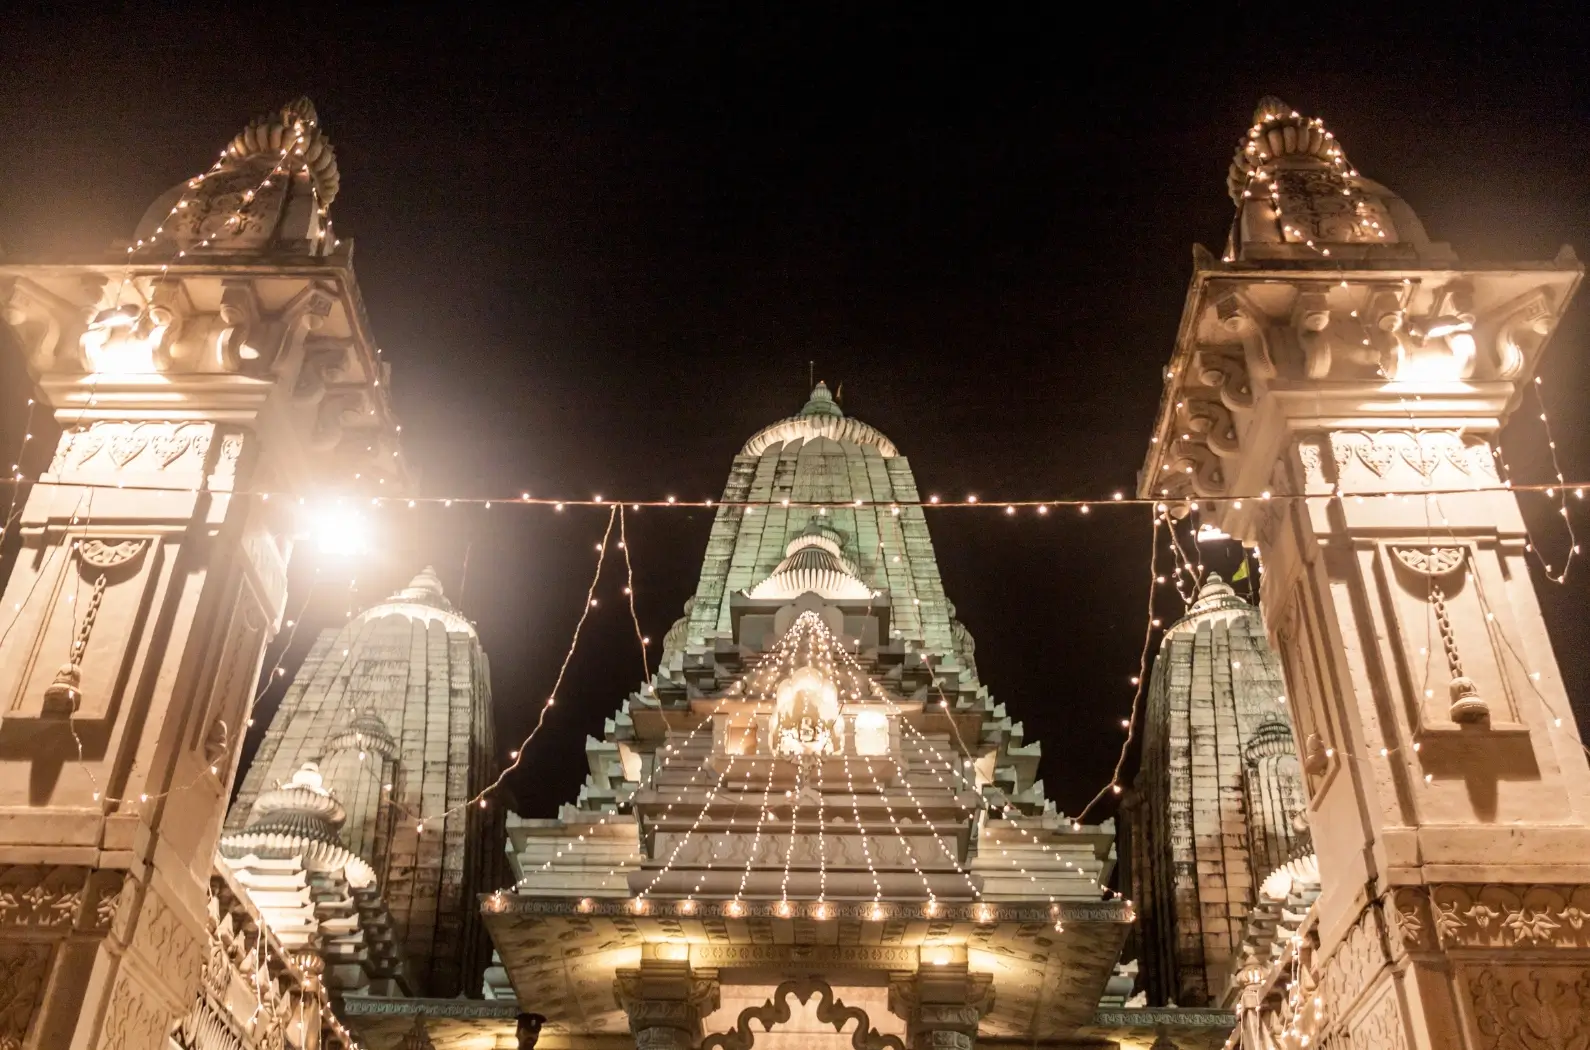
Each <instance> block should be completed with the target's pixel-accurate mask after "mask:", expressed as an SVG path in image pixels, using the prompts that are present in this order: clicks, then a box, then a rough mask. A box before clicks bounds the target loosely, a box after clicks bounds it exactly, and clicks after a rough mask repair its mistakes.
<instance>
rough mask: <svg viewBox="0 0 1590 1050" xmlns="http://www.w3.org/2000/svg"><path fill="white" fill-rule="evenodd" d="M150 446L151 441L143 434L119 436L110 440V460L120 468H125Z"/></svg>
mask: <svg viewBox="0 0 1590 1050" xmlns="http://www.w3.org/2000/svg"><path fill="white" fill-rule="evenodd" d="M148 444H149V439H148V438H146V437H144V436H143V435H142V434H137V433H133V434H117V435H115V436H114V437H112V438H111V439H110V458H111V459H112V460H114V461H115V463H116V465H117V466H118V467H125V466H126V465H127V464H128V463H131V462H132V461H133V460H134V459H135V458H137V456H138V453H140V452H142V451H143V450H144V447H145V446H146V445H148Z"/></svg>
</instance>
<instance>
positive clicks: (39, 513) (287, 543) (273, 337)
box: [0, 101, 399, 1050]
mask: <svg viewBox="0 0 1590 1050" xmlns="http://www.w3.org/2000/svg"><path fill="white" fill-rule="evenodd" d="M295 107H296V108H295ZM262 122H263V123H262ZM262 122H256V124H258V125H259V127H260V129H262V130H260V131H259V134H258V135H256V136H255V137H253V138H249V139H248V140H247V141H246V142H245V141H243V137H242V136H240V138H239V140H238V141H236V142H234V143H233V145H232V146H231V147H229V151H228V153H227V155H226V156H227V157H229V158H231V159H230V160H223V162H221V164H219V165H218V167H217V169H216V171H215V172H213V173H212V174H216V175H223V174H225V175H228V176H229V178H228V179H222V178H219V177H218V178H217V179H216V180H215V181H214V182H206V181H205V178H203V177H201V178H200V179H196V180H192V181H190V182H188V183H184V184H183V186H182V187H180V188H179V189H178V190H176V191H173V195H172V196H171V197H170V199H168V200H165V201H164V203H163V204H157V206H156V209H155V210H158V211H159V214H160V215H161V216H165V215H166V209H167V208H170V215H169V216H167V220H166V221H167V222H169V224H170V225H169V226H167V225H159V224H160V219H159V216H156V217H155V218H154V219H146V220H145V226H146V227H148V228H147V229H146V228H145V227H140V232H139V236H140V237H141V238H144V239H143V240H140V242H139V243H140V244H144V245H151V244H153V243H154V241H153V240H151V238H153V239H154V240H158V241H159V250H158V251H153V250H151V251H150V252H147V253H138V254H134V255H132V256H126V255H121V253H118V255H120V258H121V261H114V260H113V261H107V262H106V263H104V264H84V265H77V264H74V265H54V264H48V263H37V264H35V263H26V262H7V263H5V264H4V265H0V318H3V320H4V322H5V324H6V326H7V328H8V330H9V332H8V334H9V336H10V337H11V340H12V341H13V342H15V343H17V344H18V345H19V346H20V348H21V350H22V352H23V353H24V354H25V355H26V357H27V360H28V364H29V366H30V369H31V371H32V374H33V376H34V378H35V379H36V381H37V383H38V387H39V390H40V395H39V396H40V398H41V400H42V402H43V403H44V404H45V405H46V406H47V407H48V408H49V409H50V410H51V411H52V412H53V413H54V418H55V422H56V423H57V424H58V425H59V426H60V428H61V432H62V433H61V437H60V441H59V444H58V446H57V448H56V454H55V458H54V461H53V463H52V464H51V465H50V467H49V470H48V471H47V472H46V473H45V474H44V475H43V477H42V478H41V479H40V482H41V483H40V484H38V485H36V486H33V487H32V488H31V489H30V490H29V491H28V493H27V499H26V503H25V505H24V507H23V510H22V512H21V515H20V519H19V521H18V528H19V529H20V532H21V537H22V551H21V555H20V557H19V558H18V559H17V562H16V564H15V566H14V567H13V569H12V572H11V576H10V578H9V579H8V580H7V581H6V584H5V589H4V597H3V599H0V818H3V819H0V859H3V860H4V861H5V862H6V863H5V864H4V865H0V988H6V989H8V990H10V989H12V988H17V987H20V988H22V989H23V994H22V996H21V998H20V1000H18V999H15V998H13V999H12V1000H9V1001H8V1002H9V1005H8V1008H7V1009H6V1010H4V1011H0V1045H5V1046H17V1045H20V1046H23V1047H27V1048H34V1047H40V1048H42V1047H51V1048H53V1047H70V1048H73V1050H91V1048H96V1047H108V1048H109V1047H113V1048H116V1050H157V1048H158V1050H164V1048H165V1047H166V1045H167V1033H168V1032H169V1031H170V1030H171V1027H172V1024H173V1022H174V1021H175V1020H176V1019H177V1018H178V1017H179V1016H181V1015H183V1014H185V1013H186V1012H187V1011H188V1009H189V1007H190V1006H191V1004H192V1003H193V1001H194V996H195V994H196V993H197V990H198V987H199V981H200V975H201V972H202V970H203V966H204V960H205V955H206V940H207V930H206V895H207V892H208V886H209V881H210V872H211V866H212V864H213V863H214V858H215V847H216V839H217V836H218V834H219V830H220V821H221V818H222V815H223V813H224V810H225V806H226V801H227V797H228V794H229V791H230V786H231V781H232V776H233V773H234V764H235V762H236V760H237V751H238V744H239V742H240V741H241V739H242V735H243V728H244V726H245V725H246V723H247V721H248V718H249V716H250V710H251V707H252V703H253V700H254V694H255V688H256V683H257V678H258V675H259V664H260V656H261V652H262V651H263V649H264V646H265V644H266V642H267V641H268V639H269V638H270V636H271V635H272V633H273V632H274V631H275V630H276V629H277V626H278V624H279V622H280V619H281V615H282V611H283V603H284V600H285V590H286V561H287V557H288V554H289V552H290V550H291V548H292V536H293V534H294V531H295V528H296V526H297V522H295V520H294V512H295V511H297V507H296V503H297V500H295V499H289V498H282V497H284V496H289V495H293V494H296V493H298V492H303V491H311V490H312V489H313V488H314V487H319V486H325V487H326V488H327V489H330V488H331V486H335V487H336V488H335V489H334V491H336V492H337V493H339V494H341V495H346V496H349V497H351V496H353V495H354V494H355V493H356V492H358V491H359V490H360V489H361V488H365V487H366V486H368V488H366V495H365V497H364V498H365V499H368V498H369V496H368V491H369V488H374V486H375V483H376V481H377V479H378V477H379V476H380V475H382V474H383V473H385V474H390V475H391V477H390V479H389V480H391V481H396V480H399V478H398V475H397V473H396V469H397V465H396V463H395V461H394V460H393V459H392V456H391V454H390V452H391V450H392V449H393V448H394V447H395V446H394V445H393V442H392V440H391V434H392V432H393V430H392V424H391V419H390V413H389V411H388V409H387V408H386V402H385V390H384V389H377V387H379V386H380V385H381V383H380V380H381V379H382V378H384V376H383V366H381V365H380V364H379V363H378V362H377V361H376V357H375V351H374V347H373V345H372V343H371V342H370V336H369V332H368V327H367V321H366V319H365V317H364V315H363V312H362V306H361V305H360V300H359V296H358V292H357V289H356V287H355V285H354V281H353V275H352V271H351V270H350V269H349V268H348V260H347V257H346V255H345V254H343V255H329V254H325V252H324V251H323V250H322V249H329V247H330V244H329V242H323V241H322V242H319V248H318V249H317V248H314V247H310V248H306V247H304V245H303V244H301V243H299V242H297V241H295V242H293V246H292V247H291V249H290V250H291V251H293V252H297V253H299V254H298V255H297V256H296V257H295V258H294V259H293V262H292V265H291V266H284V265H283V264H281V263H279V262H276V261H272V258H273V257H272V256H270V253H271V252H279V251H282V250H288V249H287V248H286V246H285V244H284V243H278V242H276V241H270V243H267V244H265V245H264V246H263V247H260V245H258V244H257V243H255V242H254V241H250V242H249V245H250V247H249V249H248V250H251V251H258V252H260V253H261V254H248V251H244V250H242V246H241V245H240V246H239V249H240V251H239V252H234V253H231V254H226V256H225V258H224V265H223V264H222V263H223V260H218V259H215V258H214V257H213V256H214V255H215V254H216V253H219V252H222V251H223V249H226V248H227V247H228V245H229V237H230V234H229V232H228V231H233V230H235V231H238V235H239V236H242V234H243V233H244V232H246V233H247V234H248V236H249V237H255V236H256V234H258V233H259V231H260V230H261V229H262V228H263V229H265V230H267V231H269V230H275V231H277V232H276V233H274V234H271V236H273V237H274V236H286V235H287V234H288V233H289V232H291V227H292V221H289V220H292V218H293V216H297V220H295V221H302V222H306V223H308V224H309V226H316V224H318V223H319V222H320V221H321V220H322V219H323V217H324V208H323V207H322V208H321V209H320V211H319V212H318V214H311V215H308V216H307V217H306V216H305V215H304V214H303V213H302V210H301V209H300V210H299V211H293V209H294V208H296V207H297V206H298V205H299V204H301V203H302V199H303V198H305V197H307V196H309V194H310V189H309V183H310V182H313V183H314V186H315V187H316V190H315V192H317V193H319V194H320V198H319V199H320V201H321V204H322V205H324V204H326V203H329V192H328V190H329V191H330V192H334V189H335V187H334V185H331V184H323V183H324V176H325V173H326V170H327V169H326V163H329V145H325V144H324V143H323V141H322V140H321V139H320V138H319V132H318V130H315V127H314V119H313V108H312V107H309V106H308V103H307V102H306V101H300V103H295V104H294V107H288V108H287V109H285V110H284V111H283V112H282V113H281V114H275V115H272V116H271V117H269V118H262ZM295 127H296V129H297V130H296V131H295V130H294V128H295ZM306 128H307V130H306ZM294 135H296V136H297V137H296V138H294ZM261 136H263V137H261ZM272 136H275V138H274V139H272V138H271V137H272ZM284 136H285V138H284ZM267 140H270V141H275V142H276V146H273V147H272V148H273V150H274V149H275V148H276V147H277V146H279V147H280V153H279V156H280V157H281V158H283V159H282V160H281V161H280V165H279V166H278V168H276V169H272V166H271V162H269V161H267V162H265V163H264V164H263V167H261V166H260V159H259V158H260V155H259V154H258V152H257V150H258V149H259V148H262V147H261V143H262V142H266V141H267ZM310 140H313V148H312V152H313V153H314V158H315V159H314V160H313V162H311V161H310V160H309V159H306V158H307V157H308V153H307V152H306V150H309V149H310V147H309V146H308V145H306V144H307V143H309V142H310ZM295 151H296V152H295ZM289 158H291V161H290V159H289ZM227 165H234V166H236V165H241V167H238V168H237V170H236V171H234V170H232V168H230V167H227ZM311 168H313V169H314V170H313V171H311ZM256 169H257V170H256ZM293 170H296V171H297V174H292V173H291V172H292V171H293ZM329 170H330V172H331V177H332V181H333V182H334V179H335V166H334V164H332V165H331V167H330V169H329ZM239 171H241V172H244V173H245V174H247V175H248V177H249V178H259V179H260V180H261V181H260V185H261V186H262V187H264V188H263V189H262V190H261V191H260V192H259V193H258V194H255V195H251V196H249V197H247V198H246V199H245V198H244V197H241V196H238V195H237V194H238V193H240V192H241V191H240V190H238V189H237V187H238V185H239V183H238V177H240V176H238V172H239ZM283 171H287V172H288V174H286V175H283V174H281V172H283ZM267 173H269V174H270V178H265V176H266V175H267ZM305 180H308V181H305ZM284 182H285V183H286V184H287V186H286V188H285V189H284V188H283V183H284ZM252 184H253V183H250V185H252ZM228 194H230V195H228ZM182 201H186V202H188V205H191V207H188V206H185V205H182V204H181V202H182ZM255 201H257V202H258V203H257V205H256V204H254V203H253V202H255ZM295 202H297V203H295ZM245 204H247V205H249V206H247V207H245V206H244V205H245ZM273 209H274V210H273ZM201 212H202V214H201ZM288 212H291V214H290V215H288V218H286V219H282V218H280V216H281V215H283V214H287V213H288ZM229 213H230V214H233V215H235V216H239V217H238V218H235V219H231V220H226V216H227V215H228V214H229ZM151 214H153V211H152V213H151ZM223 220H226V221H223ZM156 225H159V230H158V231H157V230H156V229H155V226H156ZM306 228H307V227H306ZM162 238H163V240H162ZM179 250H180V251H183V252H184V254H183V255H181V256H177V255H176V253H177V252H178V251H179ZM306 251H307V252H309V254H307V255H304V254H302V253H303V252H306ZM207 256H208V257H209V258H208V259H207V258H206V257H207ZM129 260H130V261H129ZM260 490H268V491H271V492H273V493H275V494H277V498H275V499H266V498H265V497H264V496H263V495H258V494H255V493H256V492H257V491H260ZM43 989H48V994H44V992H43V991H42V990H43Z"/></svg>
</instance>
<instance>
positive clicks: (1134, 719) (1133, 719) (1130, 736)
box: [1072, 518, 1160, 828]
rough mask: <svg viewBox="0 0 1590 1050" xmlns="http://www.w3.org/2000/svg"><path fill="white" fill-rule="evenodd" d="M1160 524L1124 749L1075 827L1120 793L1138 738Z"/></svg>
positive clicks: (1154, 542) (1151, 628)
mask: <svg viewBox="0 0 1590 1050" xmlns="http://www.w3.org/2000/svg"><path fill="white" fill-rule="evenodd" d="M1159 528H1160V521H1159V519H1158V518H1155V519H1154V534H1153V537H1152V541H1151V542H1150V544H1149V552H1150V553H1149V556H1148V577H1149V580H1150V585H1149V588H1148V621H1149V622H1148V624H1147V627H1146V629H1145V630H1144V632H1143V648H1142V651H1141V652H1140V653H1139V654H1138V658H1137V676H1136V677H1137V681H1136V682H1134V683H1133V685H1134V687H1135V688H1134V690H1133V692H1132V708H1131V714H1130V715H1128V717H1127V725H1126V739H1125V740H1123V741H1122V742H1121V751H1120V754H1119V755H1117V756H1116V759H1115V770H1114V772H1112V773H1111V774H1110V782H1109V783H1108V784H1106V785H1105V786H1104V787H1102V788H1100V789H1099V792H1098V794H1096V795H1094V796H1093V797H1092V798H1091V799H1089V800H1088V804H1087V805H1085V806H1083V807H1082V811H1081V812H1080V813H1078V814H1077V815H1076V818H1075V819H1074V820H1073V821H1072V827H1073V828H1076V827H1079V826H1080V825H1081V823H1082V821H1083V820H1084V819H1086V818H1087V815H1088V814H1089V813H1090V812H1091V811H1092V810H1093V807H1094V806H1096V805H1098V803H1099V801H1100V800H1101V799H1103V798H1104V797H1105V796H1106V795H1109V794H1112V793H1113V794H1116V795H1119V794H1120V793H1121V791H1122V787H1121V770H1122V769H1124V768H1125V767H1126V758H1127V754H1128V753H1129V752H1130V751H1131V749H1132V743H1133V742H1134V741H1135V740H1136V738H1137V723H1138V712H1139V709H1140V708H1141V706H1142V702H1143V695H1144V693H1145V691H1146V687H1145V683H1146V682H1147V679H1148V660H1149V651H1150V650H1151V649H1152V647H1153V644H1154V630H1155V626H1154V623H1155V617H1154V587H1153V584H1152V581H1153V579H1154V576H1155V573H1156V572H1157V570H1158V567H1159Z"/></svg>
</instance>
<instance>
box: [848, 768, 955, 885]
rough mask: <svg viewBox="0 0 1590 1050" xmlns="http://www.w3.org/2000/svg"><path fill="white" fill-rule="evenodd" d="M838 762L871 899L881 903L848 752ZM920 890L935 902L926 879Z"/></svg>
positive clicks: (878, 883) (876, 876) (879, 883)
mask: <svg viewBox="0 0 1590 1050" xmlns="http://www.w3.org/2000/svg"><path fill="white" fill-rule="evenodd" d="M840 760H841V762H842V764H843V766H844V770H845V790H846V792H847V793H848V794H849V795H850V816H851V819H852V820H853V821H855V824H856V834H857V836H858V837H859V838H860V839H861V857H862V859H863V860H864V861H866V862H867V874H868V875H869V876H871V878H872V899H873V900H874V901H881V900H883V883H881V882H879V881H878V868H877V865H875V864H874V863H873V862H872V848H871V847H870V846H868V845H867V825H866V823H865V822H864V821H863V820H862V819H861V802H860V800H859V799H858V798H857V795H856V782H855V780H854V779H853V776H852V773H851V769H850V752H848V751H842V752H840ZM918 874H920V872H918ZM922 888H923V889H924V890H926V891H927V897H928V901H929V902H936V901H937V897H936V895H935V894H934V893H933V887H932V886H931V885H929V884H928V881H927V879H926V878H924V879H923V880H922Z"/></svg>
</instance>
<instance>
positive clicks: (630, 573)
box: [618, 505, 651, 682]
mask: <svg viewBox="0 0 1590 1050" xmlns="http://www.w3.org/2000/svg"><path fill="white" fill-rule="evenodd" d="M618 549H619V550H621V551H623V552H624V597H626V598H628V599H629V621H630V623H632V624H634V626H635V641H637V642H639V643H640V680H641V681H642V682H649V681H651V661H650V660H649V659H647V652H646V648H647V646H648V645H650V644H651V639H650V638H647V637H646V634H645V632H643V631H642V630H641V629H640V616H639V615H638V614H637V613H636V612H635V563H634V562H633V561H631V560H630V555H629V534H628V531H627V530H626V529H625V528H624V508H623V506H622V505H620V506H619V508H618Z"/></svg>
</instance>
